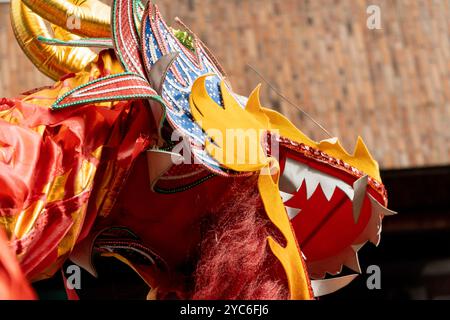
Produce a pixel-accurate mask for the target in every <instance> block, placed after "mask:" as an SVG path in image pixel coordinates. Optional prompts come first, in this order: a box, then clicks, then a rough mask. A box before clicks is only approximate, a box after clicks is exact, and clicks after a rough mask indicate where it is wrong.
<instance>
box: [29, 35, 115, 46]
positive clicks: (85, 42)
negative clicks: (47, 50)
mask: <svg viewBox="0 0 450 320" xmlns="http://www.w3.org/2000/svg"><path fill="white" fill-rule="evenodd" d="M37 40H38V41H40V42H42V43H45V44H48V45H53V46H68V47H87V48H114V44H113V42H112V40H111V39H108V38H84V39H78V40H69V41H63V40H60V39H57V38H46V37H43V36H38V37H37Z"/></svg>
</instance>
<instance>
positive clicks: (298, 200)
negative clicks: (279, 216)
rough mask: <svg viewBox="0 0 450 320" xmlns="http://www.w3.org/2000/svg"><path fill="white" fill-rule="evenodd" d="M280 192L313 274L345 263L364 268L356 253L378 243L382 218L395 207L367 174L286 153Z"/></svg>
mask: <svg viewBox="0 0 450 320" xmlns="http://www.w3.org/2000/svg"><path fill="white" fill-rule="evenodd" d="M280 164H281V168H282V176H281V178H280V195H281V197H282V198H283V202H284V205H285V207H286V211H287V213H288V215H289V218H290V219H291V224H292V226H293V229H294V231H295V234H296V236H297V240H298V243H299V245H300V248H301V249H302V252H303V254H304V257H305V260H306V264H307V266H308V271H309V272H310V275H311V277H312V278H316V279H317V278H319V279H321V278H324V277H325V275H326V274H327V273H328V274H331V275H336V274H339V273H340V272H341V271H342V267H343V266H347V267H348V268H350V269H352V270H354V271H356V272H358V273H360V272H361V269H360V266H359V262H358V255H357V252H358V251H359V249H360V248H361V247H362V246H363V245H364V244H365V243H366V242H368V241H370V242H372V243H373V244H375V245H378V244H379V242H380V233H381V221H382V219H383V217H384V216H385V215H392V214H394V212H392V211H390V210H388V209H386V207H385V206H383V205H382V204H381V203H380V202H379V201H382V196H381V195H380V194H379V193H378V192H376V191H375V190H373V189H372V188H371V187H370V185H369V184H368V181H369V177H368V176H367V175H365V176H362V177H354V176H351V175H347V174H346V175H343V174H342V172H339V170H337V169H334V168H331V169H330V167H328V166H324V165H323V164H320V163H318V162H316V161H314V160H311V159H306V158H304V157H301V156H299V155H298V154H296V153H293V152H287V153H286V154H285V155H284V156H282V158H281V159H280Z"/></svg>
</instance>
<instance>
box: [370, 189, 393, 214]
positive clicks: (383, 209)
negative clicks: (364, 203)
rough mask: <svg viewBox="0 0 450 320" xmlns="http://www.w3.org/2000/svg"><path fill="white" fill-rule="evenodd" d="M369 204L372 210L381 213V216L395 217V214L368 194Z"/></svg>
mask: <svg viewBox="0 0 450 320" xmlns="http://www.w3.org/2000/svg"><path fill="white" fill-rule="evenodd" d="M369 199H370V202H371V203H372V210H373V211H377V212H379V213H381V214H382V215H383V216H387V217H389V216H395V215H396V214H397V212H395V211H392V210H389V209H388V208H386V207H385V206H383V205H382V204H381V203H380V202H378V200H377V199H375V198H374V197H373V196H372V195H371V194H369Z"/></svg>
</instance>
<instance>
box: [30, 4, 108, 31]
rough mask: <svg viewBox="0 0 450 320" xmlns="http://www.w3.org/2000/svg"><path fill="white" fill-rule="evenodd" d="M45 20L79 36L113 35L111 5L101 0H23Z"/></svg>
mask: <svg viewBox="0 0 450 320" xmlns="http://www.w3.org/2000/svg"><path fill="white" fill-rule="evenodd" d="M22 1H23V3H24V4H26V5H27V7H28V8H30V9H31V10H32V11H33V12H35V13H37V14H38V15H39V16H41V17H42V18H44V19H45V20H47V21H49V22H51V23H52V24H54V25H57V26H59V27H61V28H63V29H66V30H67V31H69V32H71V33H74V34H77V35H79V36H84V37H91V38H101V37H105V38H109V37H111V7H110V6H108V5H107V4H105V3H103V2H100V1H99V0H46V1H42V0H22Z"/></svg>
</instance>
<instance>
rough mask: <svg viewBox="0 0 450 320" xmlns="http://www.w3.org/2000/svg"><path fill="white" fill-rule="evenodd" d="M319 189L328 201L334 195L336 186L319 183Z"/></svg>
mask: <svg viewBox="0 0 450 320" xmlns="http://www.w3.org/2000/svg"><path fill="white" fill-rule="evenodd" d="M320 187H321V188H322V191H323V194H324V195H325V198H327V200H328V201H330V200H331V198H332V197H333V194H334V190H336V185H335V184H333V183H328V182H324V183H323V182H320Z"/></svg>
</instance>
